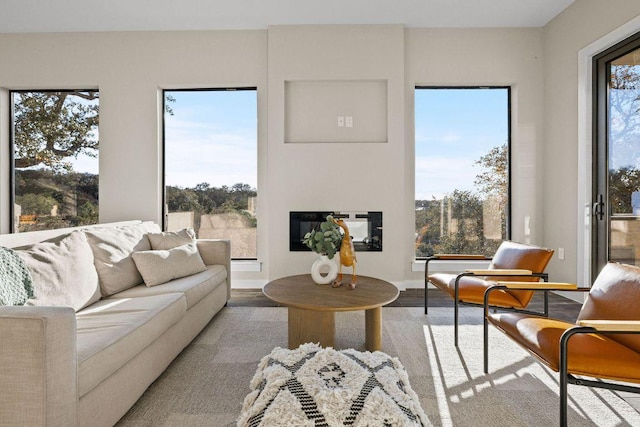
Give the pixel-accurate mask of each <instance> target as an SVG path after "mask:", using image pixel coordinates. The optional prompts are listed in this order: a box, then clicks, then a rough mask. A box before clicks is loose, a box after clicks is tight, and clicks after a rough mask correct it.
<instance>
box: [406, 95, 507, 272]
mask: <svg viewBox="0 0 640 427" xmlns="http://www.w3.org/2000/svg"><path fill="white" fill-rule="evenodd" d="M421 89H429V90H452V89H453V90H457V89H459V90H466V89H477V90H494V89H503V90H506V91H507V203H506V206H505V210H506V212H505V234H506V235H505V240H510V239H511V235H512V222H513V221H512V219H511V212H512V209H511V203H512V191H511V183H512V167H511V165H512V155H511V150H512V148H513V144H512V141H513V135H512V129H513V128H512V123H511V122H512V109H511V105H512V95H513V92H512V87H511V86H509V85H489V86H486V85H478V86H468V85H461V86H455V85H447V86H434V85H415V87H414V90H413V93H414V99H415V93H416V92H417V91H418V90H421ZM413 116H414V124H413V131H414V135H415V129H416V123H415V103H414V112H413ZM415 144H416V142H415V138H414V148H413V156H414V160H415V152H416V147H415ZM415 179H416V169H415V161H414V170H413V180H414V194H413V199H414V203H413V205H414V206H415ZM413 222H414V223H415V209H414V219H413ZM414 228H415V225H414ZM413 256H414V259H415V260H416V261H423V260H426V259H427V257H416V256H415V250H414V253H413Z"/></svg>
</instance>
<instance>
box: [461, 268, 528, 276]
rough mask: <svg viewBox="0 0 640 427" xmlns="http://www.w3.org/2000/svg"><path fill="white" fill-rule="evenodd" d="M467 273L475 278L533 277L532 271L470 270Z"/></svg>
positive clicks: (504, 269) (503, 269) (502, 269)
mask: <svg viewBox="0 0 640 427" xmlns="http://www.w3.org/2000/svg"><path fill="white" fill-rule="evenodd" d="M465 271H466V272H467V273H471V274H473V275H474V276H531V275H532V274H533V272H532V271H531V270H523V269H506V268H496V269H491V270H490V269H470V270H465Z"/></svg>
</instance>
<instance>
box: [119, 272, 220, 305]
mask: <svg viewBox="0 0 640 427" xmlns="http://www.w3.org/2000/svg"><path fill="white" fill-rule="evenodd" d="M227 274H228V273H227V269H226V268H225V266H224V265H209V266H207V269H206V270H205V271H203V272H201V273H196V274H193V275H191V276H187V277H183V278H181V279H176V280H172V281H170V282H167V283H163V284H162V285H158V286H153V287H148V286H145V285H138V286H134V287H133V288H130V289H127V290H124V291H122V292H119V293H117V294H115V295H112V296H111V297H110V298H139V297H144V296H149V295H160V294H166V293H174V292H177V293H184V295H185V297H186V298H187V309H190V308H191V307H193V306H194V305H196V304H197V303H198V302H199V301H200V300H201V299H202V298H204V297H205V296H207V295H208V294H209V293H210V292H212V291H213V290H214V289H216V288H217V287H218V286H221V285H223V284H226V279H227Z"/></svg>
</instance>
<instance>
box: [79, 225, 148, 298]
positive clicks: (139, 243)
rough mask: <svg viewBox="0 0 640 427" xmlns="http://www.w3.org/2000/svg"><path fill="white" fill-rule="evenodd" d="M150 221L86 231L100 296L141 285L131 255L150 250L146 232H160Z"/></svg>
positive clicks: (140, 279)
mask: <svg viewBox="0 0 640 427" xmlns="http://www.w3.org/2000/svg"><path fill="white" fill-rule="evenodd" d="M159 231H160V227H158V225H157V224H154V223H151V222H143V223H141V224H136V225H127V226H122V227H104V228H93V229H90V230H85V234H86V235H87V240H88V241H89V245H91V250H92V251H93V257H94V259H95V261H94V262H95V266H96V270H98V277H99V278H100V289H101V291H102V295H103V296H109V295H113V294H115V293H118V292H120V291H123V290H125V289H129V288H131V287H133V286H135V285H139V284H140V283H142V276H140V273H138V269H137V268H136V265H135V263H134V262H133V258H131V254H132V253H133V252H136V251H146V250H150V249H151V245H150V244H149V239H148V238H147V236H146V234H147V233H155V232H159Z"/></svg>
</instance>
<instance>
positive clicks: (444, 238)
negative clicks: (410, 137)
mask: <svg viewBox="0 0 640 427" xmlns="http://www.w3.org/2000/svg"><path fill="white" fill-rule="evenodd" d="M509 111H510V90H509V88H508V87H491V88H467V87H465V88H460V87H456V88H441V87H417V88H416V90H415V141H416V142H415V165H416V166H415V218H416V234H415V239H416V240H415V255H416V258H424V257H427V256H430V255H433V254H434V253H465V254H469V253H473V254H485V255H492V254H493V253H494V252H495V250H496V249H497V247H498V246H499V245H500V243H501V242H502V241H503V240H504V239H507V238H508V236H509V146H510V144H509V141H510V124H509V123H510V118H509V115H510V114H509Z"/></svg>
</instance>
